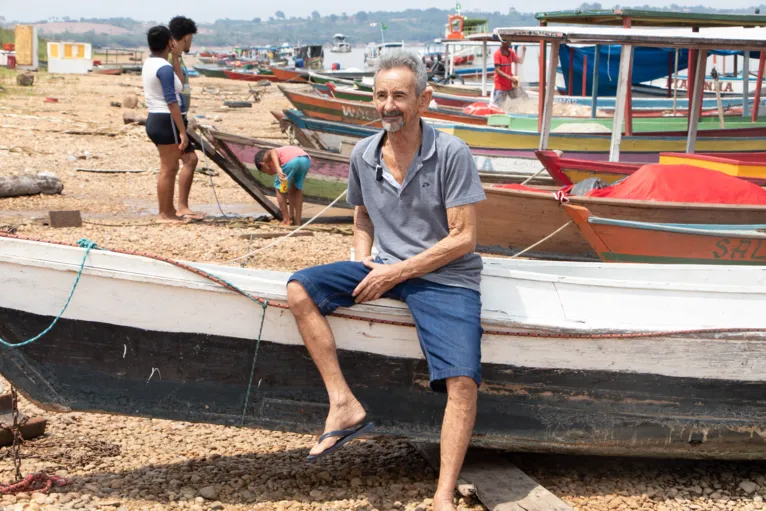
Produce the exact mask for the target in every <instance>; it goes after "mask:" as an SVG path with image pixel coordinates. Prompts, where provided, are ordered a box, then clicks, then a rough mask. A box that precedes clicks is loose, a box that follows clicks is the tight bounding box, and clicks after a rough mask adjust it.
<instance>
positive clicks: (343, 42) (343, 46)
mask: <svg viewBox="0 0 766 511" xmlns="http://www.w3.org/2000/svg"><path fill="white" fill-rule="evenodd" d="M330 51H332V52H333V53H349V52H350V51H351V43H349V42H348V38H347V37H346V36H345V35H343V34H335V35H334V36H332V49H331V50H330Z"/></svg>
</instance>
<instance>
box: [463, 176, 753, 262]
mask: <svg viewBox="0 0 766 511" xmlns="http://www.w3.org/2000/svg"><path fill="white" fill-rule="evenodd" d="M543 191H544V190H543ZM485 192H486V194H487V200H485V201H483V202H480V203H479V204H478V205H477V214H478V216H479V218H480V222H479V227H478V236H479V240H480V245H481V246H482V248H483V249H484V250H485V251H491V252H502V253H509V254H512V253H517V252H519V251H521V250H524V249H526V248H527V247H529V246H531V245H533V244H535V243H537V242H539V241H541V240H542V239H543V238H545V237H547V236H549V235H550V234H552V233H553V232H555V231H557V230H558V229H559V228H561V227H562V226H564V225H565V224H567V223H569V222H570V220H571V219H570V218H569V216H568V215H567V213H566V212H565V211H564V208H563V207H562V206H561V204H560V203H559V201H558V199H556V198H555V197H554V192H555V189H553V188H551V189H548V193H538V192H531V191H526V190H509V189H500V188H485ZM568 201H569V202H568V203H569V204H572V205H575V206H584V207H586V208H588V209H589V210H590V212H591V213H592V214H593V215H596V216H599V217H601V218H614V219H619V220H635V221H641V222H656V223H676V224H766V206H744V205H719V204H688V203H682V202H654V201H635V200H621V199H605V198H593V197H578V196H569V197H568ZM526 255H530V256H538V257H549V258H557V259H562V258H568V259H572V258H577V259H582V260H596V259H597V258H598V255H597V254H596V252H595V251H594V250H593V249H592V248H591V246H590V244H589V243H588V242H587V241H586V240H585V239H584V238H583V237H582V235H581V234H580V232H579V231H578V230H577V229H576V228H575V227H574V226H573V225H569V226H568V227H565V228H564V229H563V230H562V231H560V232H558V233H557V234H556V235H554V236H552V237H551V238H550V239H548V240H547V241H545V242H543V243H542V244H540V245H538V246H537V247H535V248H534V249H533V250H532V251H530V252H527V254H526Z"/></svg>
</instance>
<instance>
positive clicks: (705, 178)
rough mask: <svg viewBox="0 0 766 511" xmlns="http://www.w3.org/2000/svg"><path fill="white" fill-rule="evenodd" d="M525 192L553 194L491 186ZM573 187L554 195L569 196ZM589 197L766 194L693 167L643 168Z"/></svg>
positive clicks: (757, 197) (705, 200) (692, 198)
mask: <svg viewBox="0 0 766 511" xmlns="http://www.w3.org/2000/svg"><path fill="white" fill-rule="evenodd" d="M492 188H505V189H510V190H521V191H526V192H538V193H551V192H550V191H547V190H540V189H538V188H533V187H529V186H524V185H520V184H507V185H492ZM571 188H572V187H571V186H567V187H565V188H562V189H561V190H559V191H558V192H554V194H556V193H558V194H567V195H568V194H569V190H570V189H571ZM585 196H586V197H603V198H607V199H631V200H648V201H659V202H696V203H702V204H763V205H766V190H764V189H763V188H761V187H760V186H758V185H755V184H753V183H749V182H747V181H745V180H743V179H739V178H737V177H734V176H729V175H727V174H724V173H723V172H718V171H715V170H708V169H703V168H700V167H695V166H693V165H666V164H661V163H654V164H650V165H644V166H642V167H641V168H640V169H638V170H637V171H635V172H634V173H633V174H631V175H630V176H628V177H626V178H625V179H623V180H622V181H620V182H619V183H617V184H614V185H611V186H608V187H606V188H600V189H594V190H591V191H590V192H588V193H586V194H585Z"/></svg>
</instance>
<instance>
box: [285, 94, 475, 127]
mask: <svg viewBox="0 0 766 511" xmlns="http://www.w3.org/2000/svg"><path fill="white" fill-rule="evenodd" d="M279 90H281V91H282V93H283V94H284V95H285V97H286V98H287V99H288V100H289V101H290V103H292V104H293V106H294V107H295V108H297V109H298V110H300V111H301V112H303V113H305V114H306V115H308V116H309V117H315V118H317V119H324V120H326V121H334V122H342V123H348V124H357V125H363V126H372V127H375V128H380V127H381V124H380V115H378V111H377V110H375V107H374V106H373V105H372V103H366V102H361V101H344V100H341V99H335V98H328V97H321V96H318V95H314V94H306V93H303V92H298V91H294V90H291V89H289V88H287V87H280V88H279ZM370 99H372V97H371V96H370ZM423 118H425V119H429V120H434V121H440V122H448V123H453V122H459V123H464V124H473V125H478V126H484V125H486V124H487V118H486V117H483V116H478V115H466V114H461V113H452V112H445V111H443V110H438V109H432V108H429V109H428V110H426V111H425V112H424V113H423Z"/></svg>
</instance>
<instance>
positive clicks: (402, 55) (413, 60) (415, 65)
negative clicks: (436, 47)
mask: <svg viewBox="0 0 766 511" xmlns="http://www.w3.org/2000/svg"><path fill="white" fill-rule="evenodd" d="M395 67H407V68H409V69H410V70H411V71H412V72H413V74H414V75H415V93H416V94H417V95H418V96H420V95H421V94H422V93H423V91H424V90H426V87H427V86H428V72H427V71H426V65H425V64H424V63H423V60H422V59H421V58H420V56H419V55H418V54H417V53H413V52H411V51H406V50H402V49H395V50H392V51H390V52H387V53H385V54H383V55H382V56H381V57H380V60H379V61H378V67H377V69H376V70H375V77H376V78H377V76H378V73H379V72H381V71H385V70H388V69H393V68H395Z"/></svg>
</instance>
